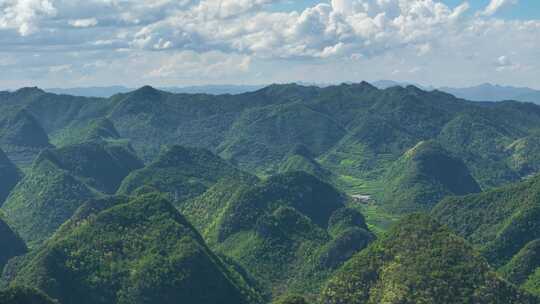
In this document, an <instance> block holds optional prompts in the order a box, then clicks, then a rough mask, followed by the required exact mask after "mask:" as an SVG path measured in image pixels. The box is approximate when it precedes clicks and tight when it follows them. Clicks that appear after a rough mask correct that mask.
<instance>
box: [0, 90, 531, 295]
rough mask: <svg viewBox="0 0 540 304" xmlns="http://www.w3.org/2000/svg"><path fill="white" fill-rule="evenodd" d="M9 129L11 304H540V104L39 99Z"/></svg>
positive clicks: (6, 268) (12, 107)
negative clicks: (179, 303) (539, 258)
mask: <svg viewBox="0 0 540 304" xmlns="http://www.w3.org/2000/svg"><path fill="white" fill-rule="evenodd" d="M0 126H1V128H0V168H1V169H2V170H0V270H3V271H1V273H2V276H1V279H0V303H2V304H4V303H6V304H15V303H62V304H72V303H102V304H109V303H111V304H112V303H126V304H127V303H178V302H180V301H182V302H186V303H208V304H214V303H215V304H217V303H245V304H259V303H261V304H262V303H289V304H292V303H304V304H305V303H325V304H326V303H328V304H330V303H358V304H364V303H392V304H394V303H395V304H397V303H443V304H446V303H448V304H453V303H456V304H457V303H482V304H483V303H485V304H488V303H501V304H502V303H515V304H518V303H519V304H521V303H524V304H528V303H540V300H539V298H538V297H540V287H539V286H540V263H538V256H539V253H540V246H539V242H538V240H539V236H540V220H539V219H540V217H539V216H538V215H539V213H538V210H540V196H539V195H538V194H539V193H540V182H539V181H540V158H539V157H537V155H538V154H539V153H540V145H539V144H538V143H539V142H540V141H539V140H540V138H539V136H540V133H538V132H539V130H540V106H538V105H535V104H533V103H523V102H517V101H503V102H489V103H488V102H473V101H468V100H465V99H463V98H458V97H455V96H453V95H451V94H448V93H445V92H442V91H440V90H429V91H426V90H422V89H421V88H419V87H417V86H413V85H407V86H390V87H388V88H384V89H381V88H378V87H376V86H374V85H371V84H369V83H366V82H362V83H353V84H341V85H336V86H324V87H319V86H315V85H298V84H283V85H271V86H267V87H263V88H256V89H254V90H253V91H250V92H245V93H240V94H228V93H227V94H221V95H219V94H218V95H212V94H199V93H196V94H188V93H171V92H167V91H164V90H159V89H155V88H153V87H150V86H144V87H141V88H139V89H137V90H133V91H127V92H124V93H118V94H114V95H113V96H111V97H107V98H102V97H81V96H72V95H66V94H61V95H57V94H53V93H48V92H46V91H44V90H41V89H39V88H23V89H19V90H17V91H14V92H0ZM2 151H3V152H2ZM6 248H8V249H9V250H8V249H6ZM209 290H210V291H211V292H209ZM25 301H26V302H25ZM29 301H32V302H29Z"/></svg>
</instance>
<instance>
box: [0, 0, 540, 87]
mask: <svg viewBox="0 0 540 304" xmlns="http://www.w3.org/2000/svg"><path fill="white" fill-rule="evenodd" d="M539 57H540V1H539V0H469V1H462V0H384V1H381V0H318V1H316V0H294V1H293V0H159V1H156V0H124V1H103V0H0V89H4V88H9V89H13V88H17V87H21V86H40V87H74V86H100V85H125V86H130V87H135V86H142V85H145V84H150V85H155V86H183V85H200V84H268V83H284V82H294V81H297V82H298V81H301V82H319V83H339V82H348V81H353V82H357V81H362V80H367V81H376V80H380V79H392V80H396V81H408V82H416V83H421V84H424V85H433V86H471V85H476V84H480V83H485V82H490V83H496V84H503V85H515V86H529V87H534V88H538V89H540V78H539V77H538V75H540V63H539V60H538V58H539Z"/></svg>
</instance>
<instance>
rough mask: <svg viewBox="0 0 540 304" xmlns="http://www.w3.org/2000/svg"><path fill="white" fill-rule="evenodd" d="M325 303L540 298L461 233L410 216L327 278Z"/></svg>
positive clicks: (524, 300) (492, 302) (527, 300)
mask: <svg viewBox="0 0 540 304" xmlns="http://www.w3.org/2000/svg"><path fill="white" fill-rule="evenodd" d="M322 303H328V304H330V303H348V304H363V303H444V304H450V303H456V304H457V303H485V304H488V303H489V304H495V303H501V304H503V303H505V304H508V303H515V304H517V303H520V304H525V303H538V302H537V299H535V298H533V297H532V296H530V295H527V294H524V293H522V292H521V291H519V290H517V289H516V288H515V287H514V286H513V285H511V284H509V283H507V282H506V281H504V280H503V279H501V278H500V277H499V276H498V275H497V274H496V273H495V272H493V271H492V270H490V268H489V266H488V263H487V262H486V261H485V260H484V259H483V258H482V257H481V256H480V255H479V254H478V253H477V252H475V251H474V249H473V248H472V247H471V245H469V244H468V243H467V242H466V241H464V240H463V239H462V238H460V237H458V236H456V235H454V234H453V233H452V232H451V231H450V230H448V229H447V228H445V227H443V226H441V225H440V224H438V223H436V222H435V221H433V220H432V219H430V218H429V217H427V216H424V215H412V216H407V217H405V218H404V219H403V220H402V221H400V222H399V223H398V224H396V225H395V227H394V228H393V229H391V231H390V232H389V234H388V236H387V237H385V238H384V239H381V240H378V241H377V242H375V243H374V244H372V245H371V246H370V247H368V249H366V250H364V251H362V252H360V253H358V254H357V255H355V256H354V257H353V258H352V259H351V260H350V261H348V262H347V263H346V264H345V265H344V266H343V267H342V268H341V269H340V270H339V271H338V273H337V274H336V275H335V276H334V277H333V278H332V279H331V280H330V281H329V282H328V284H327V286H326V287H325V289H324V292H323V295H322Z"/></svg>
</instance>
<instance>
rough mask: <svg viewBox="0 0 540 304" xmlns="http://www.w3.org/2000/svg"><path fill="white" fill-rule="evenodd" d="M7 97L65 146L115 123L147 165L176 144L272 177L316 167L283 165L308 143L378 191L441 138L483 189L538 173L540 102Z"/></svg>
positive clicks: (286, 88) (344, 95)
mask: <svg viewBox="0 0 540 304" xmlns="http://www.w3.org/2000/svg"><path fill="white" fill-rule="evenodd" d="M0 101H1V102H0V109H2V110H3V111H7V110H8V109H9V108H14V107H15V108H17V109H19V110H24V111H25V112H26V113H29V114H30V115H31V116H32V117H35V120H36V121H37V122H38V123H39V124H40V125H41V126H42V127H43V129H44V130H45V132H46V133H47V135H48V136H49V137H50V138H51V141H52V142H53V143H55V144H56V145H58V146H64V145H68V144H73V143H77V142H78V140H77V139H78V138H81V137H82V138H85V137H92V136H94V135H95V134H93V135H92V134H91V133H92V132H96V131H97V132H98V133H99V132H105V133H108V134H100V136H103V135H105V136H107V137H115V135H116V134H114V132H113V133H112V134H110V133H111V132H110V130H111V129H112V128H111V125H113V126H114V127H115V128H114V129H115V130H116V132H117V133H118V134H117V135H120V136H121V137H122V138H125V139H127V140H129V141H130V142H131V143H132V144H133V147H134V149H135V150H136V151H137V153H138V154H139V155H140V157H141V158H142V159H144V160H145V161H146V162H151V161H153V160H155V158H156V157H157V156H158V155H159V153H160V151H162V148H163V147H167V146H171V145H176V144H178V145H183V146H189V147H199V148H204V149H208V150H211V151H212V152H214V153H217V154H219V155H220V156H222V157H223V158H225V159H227V160H230V161H232V162H233V163H236V164H237V165H238V166H240V167H241V168H242V169H246V170H248V171H250V172H253V173H257V174H259V175H263V176H268V175H271V174H274V173H277V172H283V170H287V169H288V168H287V167H290V166H292V167H298V169H306V167H307V169H309V170H312V169H313V168H309V167H312V165H315V164H314V163H312V162H311V161H309V160H306V159H298V158H297V157H292V158H291V159H288V156H290V152H291V149H293V148H294V147H295V146H298V145H302V146H304V147H305V148H306V149H307V150H308V151H310V153H311V157H310V158H309V159H310V160H318V161H320V163H321V164H322V167H323V169H325V170H329V171H330V172H331V173H332V174H333V175H334V177H335V179H334V182H335V184H336V185H337V186H338V187H340V189H342V190H347V191H351V192H355V193H354V194H356V192H358V191H359V190H362V191H363V190H366V189H367V190H370V192H373V193H361V194H372V195H373V194H376V192H378V191H379V190H380V189H378V188H377V187H367V188H366V187H363V186H362V185H366V184H372V183H374V182H375V181H376V180H377V177H379V176H381V174H384V172H386V171H387V170H389V168H390V167H391V166H392V164H393V162H394V161H397V160H399V159H400V157H402V156H403V154H404V153H405V152H406V151H408V150H410V149H412V148H413V147H415V146H416V145H417V144H418V143H419V142H421V141H429V140H435V141H437V142H439V143H440V144H441V145H442V147H443V148H444V149H445V150H447V151H449V152H451V153H452V154H453V155H455V156H456V157H457V158H459V159H461V160H462V161H463V162H464V163H465V165H466V166H467V167H468V168H469V169H470V171H471V175H472V176H473V177H474V179H475V180H477V182H478V184H479V185H480V186H481V188H483V189H488V188H492V187H496V186H500V185H503V184H505V183H507V182H511V181H518V180H519V179H520V178H522V177H525V176H527V175H529V174H532V173H534V172H536V171H537V168H540V167H539V164H538V160H536V159H535V158H534V156H529V155H531V154H532V155H534V153H530V152H534V151H536V150H537V149H536V148H535V142H536V141H535V140H534V138H536V136H537V131H538V130H539V129H540V107H539V106H536V105H533V104H525V103H518V102H500V103H489V104H485V103H474V102H468V101H465V100H462V99H457V98H455V97H453V96H452V95H449V94H446V93H442V92H440V91H431V92H427V91H422V90H420V89H418V88H416V87H413V86H408V87H404V88H403V87H392V88H388V89H384V90H380V89H377V88H375V87H374V86H372V85H370V84H368V83H360V84H343V85H338V86H329V87H325V88H318V87H308V86H301V85H296V84H286V85H272V86H269V87H267V88H264V89H261V90H258V91H255V92H250V93H244V94H239V95H205V94H191V95H190V94H172V93H167V92H163V91H159V90H156V89H154V88H151V87H148V86H147V87H143V88H140V89H138V90H136V91H133V92H130V93H126V94H118V95H115V96H113V97H111V98H108V99H103V98H83V97H74V96H68V95H55V94H49V93H45V92H43V91H40V90H38V89H35V88H28V89H22V90H19V91H16V92H13V93H7V94H3V95H2V96H0ZM96 124H97V125H98V126H96ZM90 130H94V131H90ZM8 152H9V151H8ZM311 173H314V172H311ZM319 177H321V176H319Z"/></svg>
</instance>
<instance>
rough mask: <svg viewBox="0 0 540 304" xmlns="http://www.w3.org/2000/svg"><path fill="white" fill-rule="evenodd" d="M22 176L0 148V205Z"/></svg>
mask: <svg viewBox="0 0 540 304" xmlns="http://www.w3.org/2000/svg"><path fill="white" fill-rule="evenodd" d="M21 178H22V173H21V172H20V171H19V169H18V168H17V167H16V166H15V165H14V164H13V163H12V162H11V161H10V160H9V158H8V157H7V155H6V154H5V153H4V151H2V150H1V149H0V207H1V206H2V204H3V203H4V201H5V199H6V198H7V197H8V195H9V193H10V192H11V190H12V189H13V187H15V185H16V184H17V183H18V182H19V180H20V179H21Z"/></svg>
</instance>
